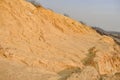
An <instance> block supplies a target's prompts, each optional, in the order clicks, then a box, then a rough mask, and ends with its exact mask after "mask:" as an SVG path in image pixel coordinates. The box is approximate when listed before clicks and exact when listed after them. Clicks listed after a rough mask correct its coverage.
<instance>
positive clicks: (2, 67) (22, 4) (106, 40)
mask: <svg viewBox="0 0 120 80" xmlns="http://www.w3.org/2000/svg"><path fill="white" fill-rule="evenodd" d="M92 71H93V72H92ZM119 72H120V46H119V45H118V44H117V43H116V42H115V41H114V40H113V39H112V38H110V37H108V36H105V35H100V34H99V33H97V32H96V31H95V30H94V29H92V28H91V27H89V26H87V25H83V24H81V23H79V22H77V21H75V20H73V19H70V18H68V17H65V16H63V15H60V14H57V13H55V12H53V11H51V10H48V9H45V8H43V7H42V6H39V7H35V6H34V5H32V4H31V3H29V2H26V1H24V0H0V80H81V79H82V80H100V79H103V78H105V80H117V79H118V80H119V79H120V77H119V76H118V75H119ZM116 75H117V77H116ZM77 76H78V77H77ZM83 76H84V77H86V78H83ZM111 77H112V78H111Z"/></svg>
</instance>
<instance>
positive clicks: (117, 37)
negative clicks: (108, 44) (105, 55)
mask: <svg viewBox="0 0 120 80" xmlns="http://www.w3.org/2000/svg"><path fill="white" fill-rule="evenodd" d="M92 28H93V29H95V30H96V31H97V32H98V33H100V34H101V35H107V36H110V37H112V38H113V39H114V40H115V41H116V42H117V43H118V44H119V45H120V32H116V31H106V30H103V29H102V28H99V27H92Z"/></svg>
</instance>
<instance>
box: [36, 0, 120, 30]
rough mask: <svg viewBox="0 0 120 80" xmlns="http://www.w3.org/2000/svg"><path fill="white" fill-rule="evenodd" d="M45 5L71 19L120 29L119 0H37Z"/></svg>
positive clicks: (106, 27)
mask: <svg viewBox="0 0 120 80" xmlns="http://www.w3.org/2000/svg"><path fill="white" fill-rule="evenodd" d="M38 1H40V3H41V4H42V5H43V6H44V7H46V8H51V9H53V10H54V11H55V12H57V13H60V14H64V13H66V14H68V15H70V16H71V17H72V18H73V19H76V20H78V21H83V22H85V23H87V24H88V25H91V26H97V27H101V28H103V29H106V30H114V31H120V0H38Z"/></svg>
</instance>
